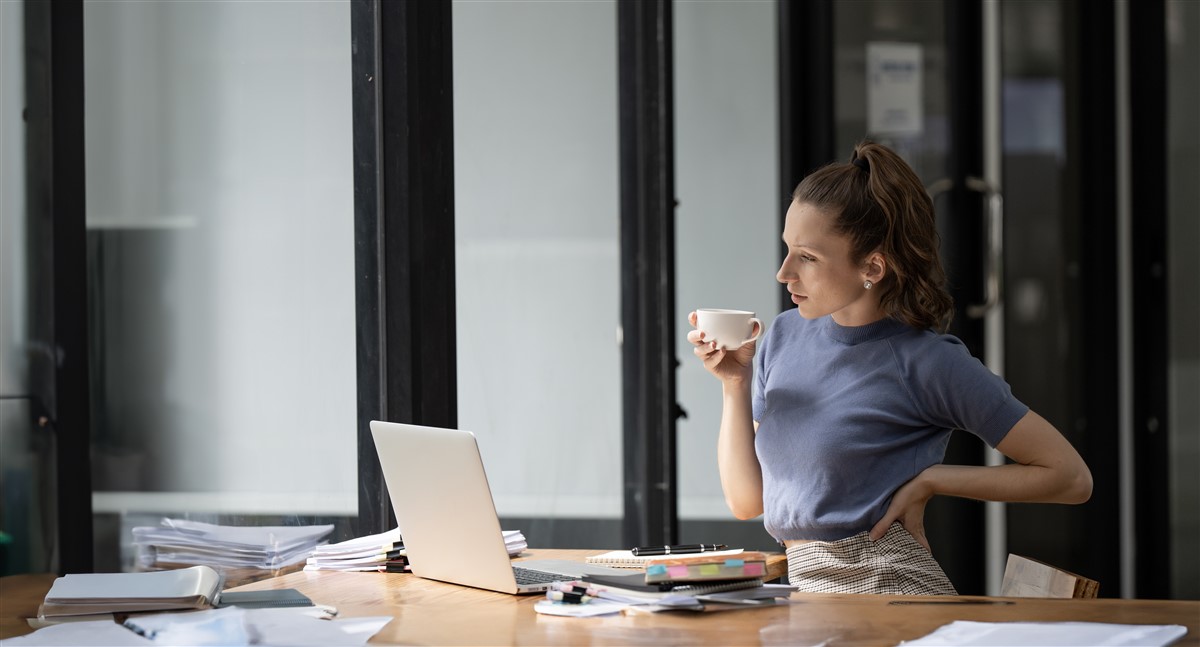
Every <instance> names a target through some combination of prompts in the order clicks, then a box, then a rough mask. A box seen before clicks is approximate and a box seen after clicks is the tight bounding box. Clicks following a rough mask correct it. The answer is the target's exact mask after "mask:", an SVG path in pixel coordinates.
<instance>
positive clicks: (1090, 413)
mask: <svg viewBox="0 0 1200 647" xmlns="http://www.w3.org/2000/svg"><path fill="white" fill-rule="evenodd" d="M1063 22H1064V26H1065V33H1064V41H1065V43H1066V47H1065V51H1066V74H1065V76H1064V80H1065V82H1066V88H1065V110H1066V115H1065V123H1066V131H1067V132H1066V145H1067V164H1066V165H1065V167H1064V186H1065V190H1064V193H1063V195H1064V200H1065V203H1064V205H1063V213H1064V218H1065V226H1064V239H1065V240H1067V241H1077V243H1075V244H1076V245H1077V248H1076V249H1075V250H1073V251H1071V252H1070V254H1069V256H1068V258H1067V259H1065V261H1066V263H1067V264H1068V270H1067V272H1066V275H1065V280H1066V281H1067V284H1066V288H1065V290H1064V292H1065V293H1066V294H1067V295H1074V296H1073V297H1072V298H1070V299H1069V301H1068V303H1067V308H1068V312H1069V313H1070V314H1069V317H1070V320H1071V321H1078V322H1080V325H1079V326H1078V327H1075V326H1072V328H1071V329H1072V330H1075V331H1078V344H1077V347H1078V350H1077V351H1074V352H1073V355H1072V356H1071V361H1072V363H1073V364H1075V365H1076V366H1078V369H1077V372H1075V370H1073V372H1072V375H1066V376H1063V379H1064V381H1065V383H1066V389H1065V390H1066V391H1067V393H1068V394H1069V395H1070V399H1071V400H1072V401H1073V402H1077V403H1078V411H1079V415H1078V417H1077V418H1076V420H1075V424H1074V427H1075V428H1074V429H1064V430H1063V432H1064V434H1066V435H1067V437H1068V438H1070V439H1071V440H1072V442H1074V443H1075V446H1076V448H1078V450H1079V453H1080V455H1082V456H1083V459H1084V461H1085V462H1086V463H1087V464H1088V467H1089V469H1091V471H1092V476H1093V486H1092V498H1091V500H1090V501H1088V503H1087V504H1085V505H1084V506H1081V511H1082V513H1083V515H1084V519H1083V531H1082V532H1080V533H1079V534H1078V535H1077V536H1076V538H1077V546H1078V553H1079V555H1080V557H1079V562H1078V563H1076V564H1059V566H1062V567H1063V568H1067V569H1070V570H1073V571H1075V572H1078V573H1080V574H1083V575H1086V576H1088V577H1090V578H1092V579H1095V580H1098V581H1099V582H1100V583H1101V587H1100V595H1102V596H1104V597H1117V596H1119V595H1120V593H1121V584H1122V583H1121V545H1120V537H1121V525H1120V519H1121V515H1120V505H1121V504H1120V465H1119V462H1118V429H1119V424H1118V423H1119V421H1120V407H1119V406H1118V405H1119V395H1120V394H1119V392H1118V388H1117V386H1118V359H1119V356H1118V353H1117V348H1118V342H1119V337H1118V314H1119V311H1118V309H1117V284H1118V277H1117V267H1118V263H1117V259H1118V257H1119V254H1118V250H1117V148H1116V146H1117V139H1116V134H1117V114H1116V100H1117V88H1116V82H1115V81H1114V79H1115V78H1116V67H1115V65H1116V61H1115V54H1114V51H1115V47H1114V43H1115V37H1116V36H1115V35H1116V24H1115V19H1114V3H1113V0H1072V1H1071V2H1069V3H1067V4H1066V5H1065V8H1064V20H1063ZM1076 262H1077V265H1078V270H1077V271H1071V270H1070V267H1071V266H1072V264H1074V263H1076ZM1065 514H1070V512H1065ZM1013 530H1014V531H1016V530H1017V529H1015V528H1014V529H1013ZM1026 532H1030V533H1034V534H1036V533H1039V532H1041V531H1040V529H1028V530H1026ZM1096 537H1105V538H1107V539H1106V540H1105V541H1094V538H1096Z"/></svg>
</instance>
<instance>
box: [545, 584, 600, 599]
mask: <svg viewBox="0 0 1200 647" xmlns="http://www.w3.org/2000/svg"><path fill="white" fill-rule="evenodd" d="M550 590H551V591H562V592H563V593H574V594H576V595H590V596H592V597H593V598H594V597H596V589H594V588H592V587H590V586H579V585H578V584H562V583H557V582H556V583H554V584H551V585H550Z"/></svg>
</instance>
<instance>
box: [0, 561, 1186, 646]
mask: <svg viewBox="0 0 1200 647" xmlns="http://www.w3.org/2000/svg"><path fill="white" fill-rule="evenodd" d="M598 552H603V551H592V550H548V549H540V550H539V549H534V550H530V551H528V552H527V554H526V558H527V559H582V558H583V557H584V556H586V555H591V554H596V553H598ZM52 581H53V576H37V575H31V576H11V577H9V578H0V584H2V585H3V586H2V588H0V594H2V600H0V601H2V604H0V615H2V616H4V618H3V619H2V620H3V622H2V623H0V638H6V637H11V636H16V635H21V634H24V633H28V632H29V631H30V629H29V628H28V626H22V625H23V623H24V621H23V620H21V619H19V618H10V617H9V616H17V615H18V614H28V613H31V612H36V609H37V603H38V602H39V601H40V600H41V598H42V597H44V596H45V593H46V591H47V590H49V588H50V583H51V582H52ZM280 588H296V589H299V590H300V591H302V592H303V593H304V594H305V595H308V596H309V597H310V598H312V599H313V600H314V601H316V602H318V603H321V604H328V605H332V606H335V607H337V608H338V609H339V611H340V615H341V616H342V617H352V616H392V617H393V620H392V621H391V622H390V623H388V624H387V625H386V626H385V627H384V628H383V630H382V631H380V632H379V633H378V634H376V635H375V636H374V637H373V638H372V639H371V644H378V645H387V644H433V645H455V644H470V645H558V644H603V645H654V647H661V646H662V645H677V644H694V645H762V644H768V645H800V644H821V643H824V644H827V645H864V644H866V645H895V644H897V643H899V642H901V641H903V640H912V639H913V638H918V637H920V636H923V635H925V634H928V633H930V632H932V631H933V630H935V629H937V628H938V627H940V626H942V625H944V624H947V623H949V622H952V621H954V620H979V621H986V622H1004V621H1034V622H1038V621H1041V622H1045V621H1066V620H1072V621H1081V622H1110V623H1122V624H1178V625H1184V626H1186V627H1187V628H1188V634H1187V635H1186V636H1184V637H1183V639H1182V640H1181V641H1180V642H1178V643H1176V644H1177V645H1192V646H1200V602H1196V601H1186V602H1185V601H1159V600H1110V599H1098V600H1044V599H1028V598H1026V599H1022V598H980V597H954V598H934V597H895V596H877V595H818V594H805V593H795V594H793V595H792V598H791V604H789V605H785V606H779V607H771V608H765V609H742V610H736V611H722V612H719V613H709V614H702V613H689V612H684V611H676V612H669V613H657V614H632V615H620V616H602V617H597V618H562V617H553V616H545V615H541V614H539V613H536V612H535V611H534V610H533V605H534V603H535V602H537V601H538V600H539V599H541V596H538V595H525V596H513V595H505V594H502V593H492V592H490V591H481V590H478V589H471V588H467V587H462V586H455V585H453V584H442V583H440V582H432V581H429V580H422V579H420V578H418V577H416V576H413V575H407V574H391V573H334V572H329V571H321V572H300V573H291V574H289V575H284V576H282V577H277V578H273V579H270V580H263V581H260V582H254V583H252V584H247V585H245V586H240V587H237V588H236V589H232V590H238V591H252V590H263V589H280ZM965 601H974V602H984V603H985V604H945V603H946V602H965ZM997 601H999V602H1011V604H990V602H997ZM895 602H904V603H905V604H893V603H895ZM930 603H934V604H930ZM31 610H32V611H31ZM10 620H11V622H10Z"/></svg>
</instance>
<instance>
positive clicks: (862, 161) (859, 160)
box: [850, 157, 871, 173]
mask: <svg viewBox="0 0 1200 647" xmlns="http://www.w3.org/2000/svg"><path fill="white" fill-rule="evenodd" d="M850 163H851V164H853V165H855V166H857V167H858V168H860V169H862V170H864V171H866V172H867V173H870V172H871V165H870V164H869V163H868V162H867V158H865V157H855V158H854V159H852V160H850Z"/></svg>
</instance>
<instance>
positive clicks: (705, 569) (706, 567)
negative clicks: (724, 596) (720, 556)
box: [700, 564, 721, 575]
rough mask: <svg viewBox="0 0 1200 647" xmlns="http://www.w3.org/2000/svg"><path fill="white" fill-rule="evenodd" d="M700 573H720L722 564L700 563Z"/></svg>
mask: <svg viewBox="0 0 1200 647" xmlns="http://www.w3.org/2000/svg"><path fill="white" fill-rule="evenodd" d="M700 574H701V575H720V574H721V565H720V564H701V565H700Z"/></svg>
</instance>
